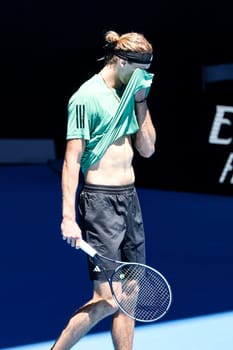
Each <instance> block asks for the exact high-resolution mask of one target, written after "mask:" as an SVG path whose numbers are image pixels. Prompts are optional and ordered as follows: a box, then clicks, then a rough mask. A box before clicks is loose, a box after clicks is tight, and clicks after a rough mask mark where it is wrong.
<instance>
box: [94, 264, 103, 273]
mask: <svg viewBox="0 0 233 350" xmlns="http://www.w3.org/2000/svg"><path fill="white" fill-rule="evenodd" d="M93 272H101V270H100V268H99V266H98V265H96V266H95V267H94V269H93Z"/></svg>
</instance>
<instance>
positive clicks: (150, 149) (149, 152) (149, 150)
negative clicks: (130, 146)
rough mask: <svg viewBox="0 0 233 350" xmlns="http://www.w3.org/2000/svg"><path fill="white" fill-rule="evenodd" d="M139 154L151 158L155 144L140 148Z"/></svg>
mask: <svg viewBox="0 0 233 350" xmlns="http://www.w3.org/2000/svg"><path fill="white" fill-rule="evenodd" d="M138 152H139V154H140V155H141V156H142V157H144V158H150V157H151V156H152V155H153V154H154V153H155V145H151V146H150V147H146V148H141V149H139V150H138Z"/></svg>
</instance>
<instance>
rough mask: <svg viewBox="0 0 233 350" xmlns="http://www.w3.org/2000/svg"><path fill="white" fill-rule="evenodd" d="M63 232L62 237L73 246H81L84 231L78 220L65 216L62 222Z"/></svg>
mask: <svg viewBox="0 0 233 350" xmlns="http://www.w3.org/2000/svg"><path fill="white" fill-rule="evenodd" d="M61 234H62V238H63V239H64V240H66V242H67V243H68V244H70V245H71V247H74V248H76V249H79V248H80V242H81V239H82V233H81V230H80V228H79V226H78V224H77V222H76V221H73V220H71V219H69V218H64V219H63V220H62V223H61Z"/></svg>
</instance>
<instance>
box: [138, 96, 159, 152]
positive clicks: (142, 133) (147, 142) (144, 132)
mask: <svg viewBox="0 0 233 350" xmlns="http://www.w3.org/2000/svg"><path fill="white" fill-rule="evenodd" d="M136 115H137V120H138V125H139V130H138V132H137V133H136V135H135V142H134V144H135V147H136V149H137V150H138V152H139V153H140V155H141V156H143V157H146V158H147V157H150V156H151V155H152V154H153V153H154V151H155V142H156V131H155V128H154V125H153V123H152V120H151V116H150V112H149V109H148V107H147V104H146V101H145V102H143V103H142V104H138V105H136Z"/></svg>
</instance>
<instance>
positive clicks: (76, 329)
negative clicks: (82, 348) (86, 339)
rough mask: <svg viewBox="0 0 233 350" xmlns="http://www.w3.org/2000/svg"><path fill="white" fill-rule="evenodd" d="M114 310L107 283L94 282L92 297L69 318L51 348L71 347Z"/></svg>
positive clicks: (114, 306)
mask: <svg viewBox="0 0 233 350" xmlns="http://www.w3.org/2000/svg"><path fill="white" fill-rule="evenodd" d="M116 310H117V306H116V304H115V302H114V301H113V299H112V295H111V293H110V288H109V285H108V283H106V282H102V283H101V282H94V295H93V299H92V300H90V301H89V302H88V303H87V304H85V305H84V306H83V307H81V308H80V309H79V310H78V311H77V312H76V313H75V315H74V316H73V317H72V318H71V319H70V321H69V322H68V324H67V326H66V327H65V329H64V330H63V331H62V333H61V335H60V337H59V338H58V340H57V341H56V343H55V344H54V346H53V347H52V349H53V350H69V349H71V347H72V346H73V345H74V344H76V343H77V342H78V341H79V340H80V339H81V338H82V337H83V336H84V335H85V334H86V333H88V332H89V331H90V329H91V328H92V327H94V326H95V325H96V324H97V323H98V322H99V321H101V320H102V319H104V318H105V317H107V316H109V315H111V314H112V313H114V312H116Z"/></svg>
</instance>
